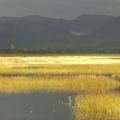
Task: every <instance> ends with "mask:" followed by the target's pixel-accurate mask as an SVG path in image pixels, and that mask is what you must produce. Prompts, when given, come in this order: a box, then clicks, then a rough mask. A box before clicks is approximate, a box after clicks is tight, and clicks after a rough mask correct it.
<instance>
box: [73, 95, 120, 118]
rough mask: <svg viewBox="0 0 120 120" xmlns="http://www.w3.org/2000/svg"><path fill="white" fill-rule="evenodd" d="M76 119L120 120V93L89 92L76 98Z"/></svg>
mask: <svg viewBox="0 0 120 120" xmlns="http://www.w3.org/2000/svg"><path fill="white" fill-rule="evenodd" d="M75 102H76V103H75V104H76V105H75V117H76V120H120V94H115V93H114V94H113V93H108V94H89V95H83V96H77V97H76V98H75Z"/></svg>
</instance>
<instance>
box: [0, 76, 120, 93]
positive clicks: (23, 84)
mask: <svg viewBox="0 0 120 120" xmlns="http://www.w3.org/2000/svg"><path fill="white" fill-rule="evenodd" d="M118 87H120V82H118V81H117V80H113V79H111V78H108V77H104V76H103V77H101V76H99V77H98V76H92V75H91V76H84V75H83V76H79V77H78V76H76V77H75V76H74V77H72V76H71V77H58V78H57V77H54V76H53V77H47V76H46V77H45V76H44V77H40V78H39V77H38V78H37V77H34V78H31V77H0V92H3V93H20V92H28V93H29V92H35V91H36V92H40V91H46V92H56V91H60V92H80V91H86V92H90V91H108V90H113V89H116V88H118Z"/></svg>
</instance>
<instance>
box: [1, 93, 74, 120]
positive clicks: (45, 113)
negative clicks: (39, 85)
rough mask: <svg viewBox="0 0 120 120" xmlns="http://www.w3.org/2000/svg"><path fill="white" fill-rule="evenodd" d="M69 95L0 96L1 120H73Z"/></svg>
mask: <svg viewBox="0 0 120 120" xmlns="http://www.w3.org/2000/svg"><path fill="white" fill-rule="evenodd" d="M68 98H70V94H61V93H59V94H58V93H39V94H19V95H17V94H14V95H5V94H4V95H3V94H0V119H1V120H74V117H73V116H72V114H71V110H70V109H69V105H68V104H69V99H68Z"/></svg>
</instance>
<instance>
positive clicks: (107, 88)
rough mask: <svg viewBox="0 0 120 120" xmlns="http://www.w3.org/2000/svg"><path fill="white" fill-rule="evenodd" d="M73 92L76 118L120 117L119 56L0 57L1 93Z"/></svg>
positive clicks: (105, 119)
mask: <svg viewBox="0 0 120 120" xmlns="http://www.w3.org/2000/svg"><path fill="white" fill-rule="evenodd" d="M34 92H35V93H39V92H47V93H48V92H62V93H63V92H70V93H73V94H74V103H73V104H72V105H71V111H72V112H73V114H74V116H75V119H76V120H120V55H75V56H73V55H70V56H69V55H48V56H47V55H46V56H44V55H41V56H34V55H33V56H7V55H6V56H2V55H1V57H0V93H4V94H19V93H24V94H30V93H34Z"/></svg>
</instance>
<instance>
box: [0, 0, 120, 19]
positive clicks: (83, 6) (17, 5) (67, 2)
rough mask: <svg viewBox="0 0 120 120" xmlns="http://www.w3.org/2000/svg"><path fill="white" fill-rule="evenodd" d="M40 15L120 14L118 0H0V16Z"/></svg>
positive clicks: (62, 16)
mask: <svg viewBox="0 0 120 120" xmlns="http://www.w3.org/2000/svg"><path fill="white" fill-rule="evenodd" d="M35 14H36V15H42V16H49V17H57V18H68V19H69V18H70V19H71V18H74V17H77V16H79V15H81V14H107V15H115V16H118V15H120V0H0V16H26V15H35Z"/></svg>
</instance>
